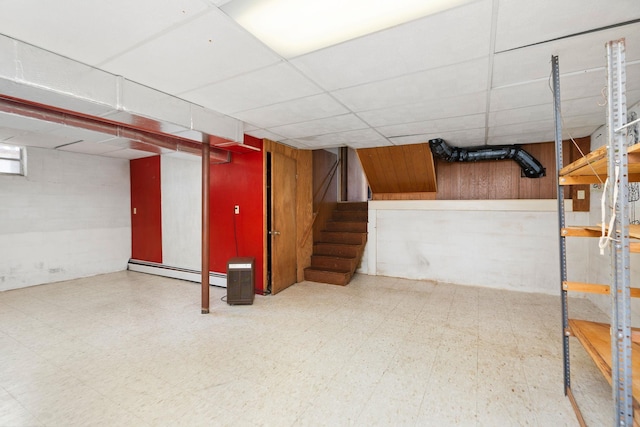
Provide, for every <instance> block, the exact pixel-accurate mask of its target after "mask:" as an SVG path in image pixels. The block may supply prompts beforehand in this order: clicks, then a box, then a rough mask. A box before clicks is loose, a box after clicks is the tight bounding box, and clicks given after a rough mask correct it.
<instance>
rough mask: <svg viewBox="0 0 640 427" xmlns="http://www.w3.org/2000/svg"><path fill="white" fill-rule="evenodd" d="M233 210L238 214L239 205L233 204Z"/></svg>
mask: <svg viewBox="0 0 640 427" xmlns="http://www.w3.org/2000/svg"><path fill="white" fill-rule="evenodd" d="M233 212H234V213H235V214H236V215H238V214H239V213H240V205H235V206H234V207H233Z"/></svg>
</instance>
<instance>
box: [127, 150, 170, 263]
mask: <svg viewBox="0 0 640 427" xmlns="http://www.w3.org/2000/svg"><path fill="white" fill-rule="evenodd" d="M129 170H130V175H131V258H133V259H138V260H141V261H150V262H158V263H161V262H162V213H161V211H162V207H161V203H160V200H161V199H160V197H161V189H160V156H153V157H145V158H143V159H135V160H131V161H130V163H129Z"/></svg>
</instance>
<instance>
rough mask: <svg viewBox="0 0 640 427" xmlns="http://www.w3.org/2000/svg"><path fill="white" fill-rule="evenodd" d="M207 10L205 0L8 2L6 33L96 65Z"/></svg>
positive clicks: (0, 21) (0, 19) (3, 21)
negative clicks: (62, 2) (62, 3)
mask: <svg viewBox="0 0 640 427" xmlns="http://www.w3.org/2000/svg"><path fill="white" fill-rule="evenodd" d="M206 9H207V6H206V4H205V3H204V2H203V1H201V0H177V1H157V0H136V1H134V2H131V1H124V0H114V1H104V2H88V1H85V0H66V1H65V3H64V7H61V5H60V4H59V3H57V2H52V1H36V0H30V1H3V2H2V14H0V28H2V33H3V34H5V35H8V36H10V37H13V38H16V39H19V40H22V41H25V42H27V43H31V44H35V45H38V46H40V47H42V48H44V49H47V50H50V51H52V52H56V53H58V54H61V55H64V56H66V57H69V58H72V59H75V60H77V61H81V62H84V63H86V64H91V65H95V64H98V63H100V62H101V61H104V60H105V59H107V58H109V57H111V56H113V55H116V54H118V53H119V52H122V51H124V50H126V49H128V48H130V47H132V46H134V45H136V44H137V43H140V42H141V41H142V40H145V39H147V38H148V37H151V36H153V35H155V34H158V33H160V32H161V31H163V30H165V29H167V28H169V27H171V26H174V25H176V24H178V23H181V22H184V21H188V20H191V19H193V18H194V17H195V16H197V15H198V14H199V13H202V12H203V11H204V10H206Z"/></svg>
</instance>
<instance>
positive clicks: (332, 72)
mask: <svg viewBox="0 0 640 427" xmlns="http://www.w3.org/2000/svg"><path fill="white" fill-rule="evenodd" d="M491 9H492V7H491V2H490V1H477V2H473V3H471V4H467V5H465V6H461V7H458V8H455V9H451V10H448V11H445V12H442V13H438V14H436V15H432V16H428V17H425V18H422V19H418V20H415V21H413V22H409V23H407V24H404V25H399V26H396V27H393V28H390V29H388V30H384V31H380V32H377V33H373V34H369V35H367V36H364V37H360V38H357V39H354V40H350V41H348V42H345V43H341V44H338V45H335V46H332V47H329V48H326V49H322V50H319V51H316V52H313V53H310V54H307V55H304V56H301V57H298V58H295V59H292V60H291V63H292V64H293V65H295V66H296V67H298V68H299V69H300V70H302V71H303V72H304V73H305V74H307V75H308V76H309V77H311V78H312V79H313V80H314V81H316V82H317V83H318V84H319V85H320V86H322V87H323V88H325V89H327V90H336V89H341V88H346V87H350V86H356V85H361V84H363V83H370V82H374V81H379V80H385V79H389V78H393V77H397V76H401V75H404V74H409V73H414V72H417V71H421V70H426V69H432V68H438V67H442V66H445V65H451V64H455V63H458V62H465V61H468V60H469V59H472V58H478V57H482V56H486V55H488V54H489V50H490V46H489V41H490V32H491ZM436 35H437V36H436Z"/></svg>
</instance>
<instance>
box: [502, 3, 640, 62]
mask: <svg viewBox="0 0 640 427" xmlns="http://www.w3.org/2000/svg"><path fill="white" fill-rule="evenodd" d="M637 18H640V7H638V2H637V1H636V0H617V1H614V2H606V1H602V0H564V1H561V2H558V1H555V0H539V1H528V2H519V1H509V0H500V3H499V6H498V17H497V26H496V51H497V52H500V51H503V50H506V49H513V48H516V47H520V46H525V45H529V44H532V43H539V42H541V41H545V40H552V39H555V38H558V37H563V36H568V35H571V34H576V33H579V32H582V31H587V30H591V29H593V28H601V27H606V26H609V25H613V24H617V23H620V22H626V21H630V20H633V19H637Z"/></svg>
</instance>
